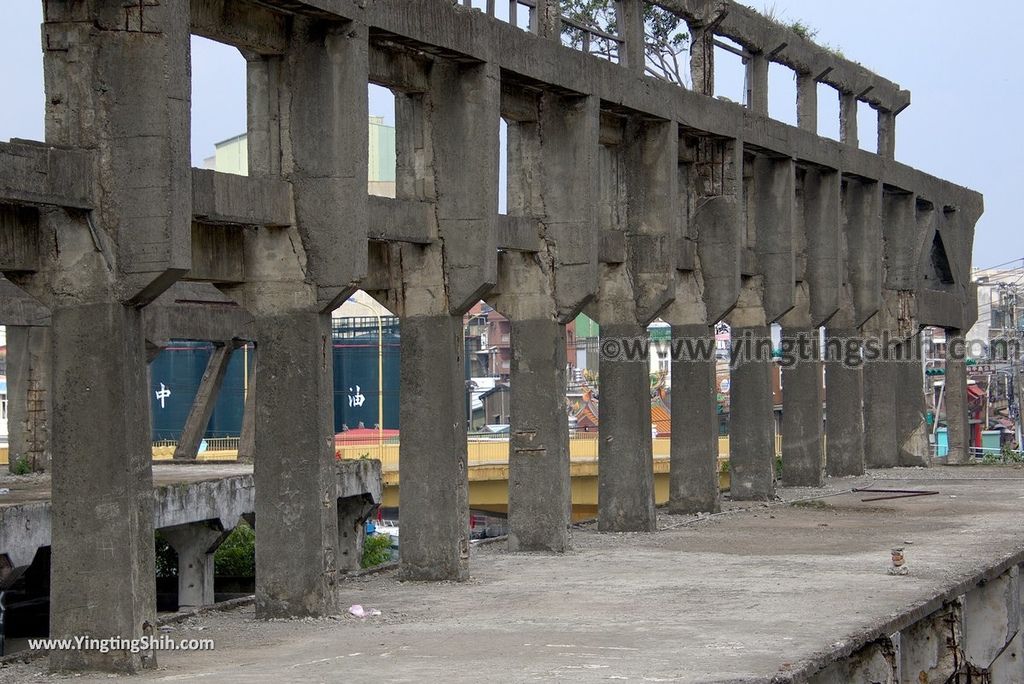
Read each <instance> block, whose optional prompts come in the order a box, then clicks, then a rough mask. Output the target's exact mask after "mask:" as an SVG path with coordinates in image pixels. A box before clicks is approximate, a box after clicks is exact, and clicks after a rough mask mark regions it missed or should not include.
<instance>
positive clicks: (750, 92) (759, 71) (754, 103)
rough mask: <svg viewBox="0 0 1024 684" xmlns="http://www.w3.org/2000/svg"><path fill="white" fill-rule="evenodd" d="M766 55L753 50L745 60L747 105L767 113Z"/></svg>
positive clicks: (760, 112)
mask: <svg viewBox="0 0 1024 684" xmlns="http://www.w3.org/2000/svg"><path fill="white" fill-rule="evenodd" d="M768 64H769V61H768V55H766V54H764V53H763V52H755V53H754V54H752V55H751V56H750V58H749V59H748V60H747V103H746V104H747V107H748V108H749V109H750V111H752V112H755V113H757V114H764V115H767V114H768Z"/></svg>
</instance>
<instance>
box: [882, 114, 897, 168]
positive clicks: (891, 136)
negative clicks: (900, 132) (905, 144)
mask: <svg viewBox="0 0 1024 684" xmlns="http://www.w3.org/2000/svg"><path fill="white" fill-rule="evenodd" d="M878 154H879V155H880V156H882V157H884V158H885V159H895V158H896V113H895V112H891V111H889V110H888V109H879V110H878Z"/></svg>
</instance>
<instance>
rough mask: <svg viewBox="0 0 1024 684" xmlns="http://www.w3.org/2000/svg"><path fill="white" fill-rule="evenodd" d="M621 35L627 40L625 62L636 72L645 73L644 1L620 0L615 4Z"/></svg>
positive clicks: (627, 66) (625, 64)
mask: <svg viewBox="0 0 1024 684" xmlns="http://www.w3.org/2000/svg"><path fill="white" fill-rule="evenodd" d="M615 11H616V15H615V18H616V19H617V20H618V25H619V35H620V36H623V37H624V38H625V40H626V44H625V47H624V49H623V52H624V53H625V54H624V55H622V56H623V57H624V59H623V60H622V61H623V64H624V66H625V67H626V68H627V69H629V70H630V71H632V72H634V73H636V74H643V73H644V61H645V55H644V52H645V51H646V37H645V35H644V1H643V0H618V2H617V4H616V6H615Z"/></svg>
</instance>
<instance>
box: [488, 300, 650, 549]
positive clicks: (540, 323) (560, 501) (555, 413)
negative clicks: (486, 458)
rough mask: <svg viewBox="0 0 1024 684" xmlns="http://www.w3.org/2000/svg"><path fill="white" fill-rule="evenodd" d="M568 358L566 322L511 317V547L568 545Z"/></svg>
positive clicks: (509, 495) (509, 497)
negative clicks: (566, 392)
mask: <svg viewBox="0 0 1024 684" xmlns="http://www.w3.org/2000/svg"><path fill="white" fill-rule="evenodd" d="M565 363H566V361H565V325H564V324H563V323H559V322H558V321H556V320H543V319H541V320H532V321H520V320H515V319H513V320H512V375H511V382H510V387H511V391H512V407H511V413H512V435H511V438H510V440H509V464H508V465H509V489H508V525H509V535H508V537H509V538H508V541H509V550H510V551H553V552H556V553H561V552H564V551H566V550H567V549H568V548H569V523H570V521H571V520H570V513H571V508H572V487H571V484H570V479H569V423H568V417H567V415H566V410H565ZM648 432H649V430H648Z"/></svg>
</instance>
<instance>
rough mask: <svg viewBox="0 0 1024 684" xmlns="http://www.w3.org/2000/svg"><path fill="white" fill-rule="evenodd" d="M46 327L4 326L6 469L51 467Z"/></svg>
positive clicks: (49, 362)
mask: <svg viewBox="0 0 1024 684" xmlns="http://www.w3.org/2000/svg"><path fill="white" fill-rule="evenodd" d="M50 354H51V338H50V328H49V327H35V326H33V327H23V326H7V407H8V417H7V425H8V431H9V433H10V437H9V441H8V444H9V451H8V467H9V468H10V470H11V471H12V472H13V471H14V469H15V468H17V467H19V464H20V463H21V462H24V463H25V464H26V465H27V466H28V467H29V468H30V469H31V470H32V471H33V472H43V471H46V470H48V469H49V467H50V415H51V412H52V407H51V398H50V365H51V363H52V360H51V358H50Z"/></svg>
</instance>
